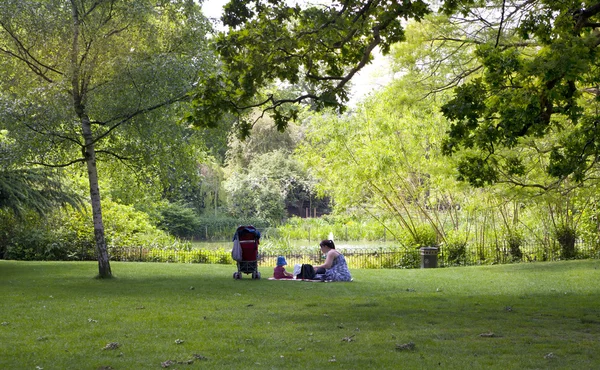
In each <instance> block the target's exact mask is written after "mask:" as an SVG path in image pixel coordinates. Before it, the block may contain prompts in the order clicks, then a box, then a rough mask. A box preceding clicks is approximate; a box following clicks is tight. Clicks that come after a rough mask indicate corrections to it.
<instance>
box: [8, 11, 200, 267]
mask: <svg viewBox="0 0 600 370" xmlns="http://www.w3.org/2000/svg"><path fill="white" fill-rule="evenodd" d="M208 27H209V25H208V23H207V21H206V19H205V18H204V17H203V15H202V13H201V12H200V7H199V5H198V4H196V3H195V2H194V1H192V0H175V1H171V0H169V1H148V0H133V1H122V0H107V1H96V0H93V1H92V0H89V1H88V0H72V1H68V2H65V1H59V0H49V1H33V0H32V1H20V0H19V1H17V0H7V1H3V2H2V3H0V71H2V73H3V76H4V77H5V78H3V79H2V81H0V124H1V125H3V127H1V128H6V129H7V130H8V134H7V135H8V136H9V137H11V138H14V139H15V141H16V142H17V143H21V144H22V145H19V146H15V152H16V153H17V154H18V155H19V156H20V158H21V163H26V164H28V165H30V166H31V165H43V166H51V167H65V166H70V165H73V164H79V163H81V164H85V166H86V170H87V177H88V179H89V192H90V201H91V204H92V210H93V220H94V233H95V235H96V243H97V253H98V261H99V275H100V276H101V277H109V276H111V272H110V265H109V262H108V259H109V257H108V254H107V248H106V242H105V240H104V226H103V221H102V209H101V203H100V199H101V198H100V189H99V186H98V176H99V175H98V168H97V161H96V157H99V158H102V157H104V158H107V159H109V160H115V161H133V163H135V161H137V163H138V164H141V163H142V162H144V161H147V162H146V163H150V162H151V163H152V166H153V167H160V164H162V163H166V165H167V167H168V168H167V169H166V170H167V171H168V169H169V168H171V169H172V168H174V167H176V166H179V165H180V164H181V163H182V159H183V158H187V157H188V156H185V155H184V156H174V151H175V150H177V149H178V148H182V147H184V146H183V145H178V146H176V145H173V144H174V141H175V140H169V141H167V140H164V138H166V137H169V138H171V139H175V137H173V135H179V134H181V133H182V131H181V130H174V129H173V127H174V125H173V124H174V123H176V122H177V121H178V119H177V116H176V115H175V113H176V112H177V109H181V108H180V106H179V105H178V103H180V102H182V101H184V100H186V99H187V98H186V96H187V93H188V92H189V90H190V89H191V88H192V86H193V84H194V81H195V80H196V78H197V76H198V75H199V74H201V71H202V70H203V69H210V68H211V63H210V60H211V58H210V57H209V56H208V52H207V50H206V48H205V45H206V39H205V35H206V32H207V31H208ZM160 151H166V153H167V154H166V155H168V156H171V160H170V161H166V162H161V161H159V162H157V161H156V158H153V156H154V155H156V154H158V153H159V152H160ZM166 155H165V156H166ZM163 173H165V171H163Z"/></svg>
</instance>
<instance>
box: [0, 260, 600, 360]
mask: <svg viewBox="0 0 600 370" xmlns="http://www.w3.org/2000/svg"><path fill="white" fill-rule="evenodd" d="M111 266H112V268H113V272H114V274H115V276H116V278H115V279H110V280H98V279H95V278H94V275H95V274H96V272H97V265H96V264H95V263H93V262H92V263H88V262H14V261H0V323H1V325H0V343H1V346H0V368H2V369H36V368H42V369H45V370H50V369H102V368H104V369H108V368H112V369H160V368H161V366H166V365H169V368H171V369H200V368H203V369H205V368H209V369H233V368H252V369H305V368H332V369H397V368H402V369H424V368H443V369H465V368H471V369H481V368H495V369H542V368H543V369H565V368H570V369H592V368H599V367H600V287H599V285H598V281H599V280H600V279H599V278H600V261H596V260H592V261H567V262H552V263H532V264H514V265H502V266H482V267H461V268H443V269H414V270H354V271H352V272H353V276H354V278H355V281H354V282H352V283H308V282H278V281H268V280H266V279H262V280H251V279H249V278H248V276H247V275H244V279H242V280H241V281H240V280H238V281H236V280H233V278H232V275H233V272H234V271H235V267H233V266H221V265H200V264H153V263H118V262H113V263H112V264H111ZM261 273H262V274H263V276H264V277H267V276H270V275H271V273H272V269H271V268H266V267H265V268H261ZM110 343H118V348H116V349H104V348H105V347H106V346H107V345H108V344H110ZM409 343H413V344H414V348H413V349H401V348H403V346H402V345H406V344H409ZM404 347H411V346H410V345H409V346H404ZM195 355H196V356H195ZM169 360H170V361H172V362H170V363H167V361H169Z"/></svg>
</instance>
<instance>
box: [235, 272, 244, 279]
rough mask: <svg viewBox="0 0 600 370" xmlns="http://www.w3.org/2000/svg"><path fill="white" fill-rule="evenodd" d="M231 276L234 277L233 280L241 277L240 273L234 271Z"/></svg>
mask: <svg viewBox="0 0 600 370" xmlns="http://www.w3.org/2000/svg"><path fill="white" fill-rule="evenodd" d="M233 278H234V279H235V280H238V279H241V278H242V275H241V274H240V273H239V272H234V273H233Z"/></svg>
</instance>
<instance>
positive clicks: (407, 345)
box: [396, 342, 415, 351]
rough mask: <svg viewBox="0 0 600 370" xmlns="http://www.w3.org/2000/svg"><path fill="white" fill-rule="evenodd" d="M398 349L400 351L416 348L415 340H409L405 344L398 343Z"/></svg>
mask: <svg viewBox="0 0 600 370" xmlns="http://www.w3.org/2000/svg"><path fill="white" fill-rule="evenodd" d="M396 349H397V350H398V351H412V350H414V349H415V344H414V343H413V342H408V343H404V344H396Z"/></svg>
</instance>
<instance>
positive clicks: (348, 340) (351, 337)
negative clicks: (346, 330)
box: [342, 335, 354, 342]
mask: <svg viewBox="0 0 600 370" xmlns="http://www.w3.org/2000/svg"><path fill="white" fill-rule="evenodd" d="M353 338H354V335H351V336H349V337H343V338H342V342H352V341H353V340H354V339H353Z"/></svg>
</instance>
